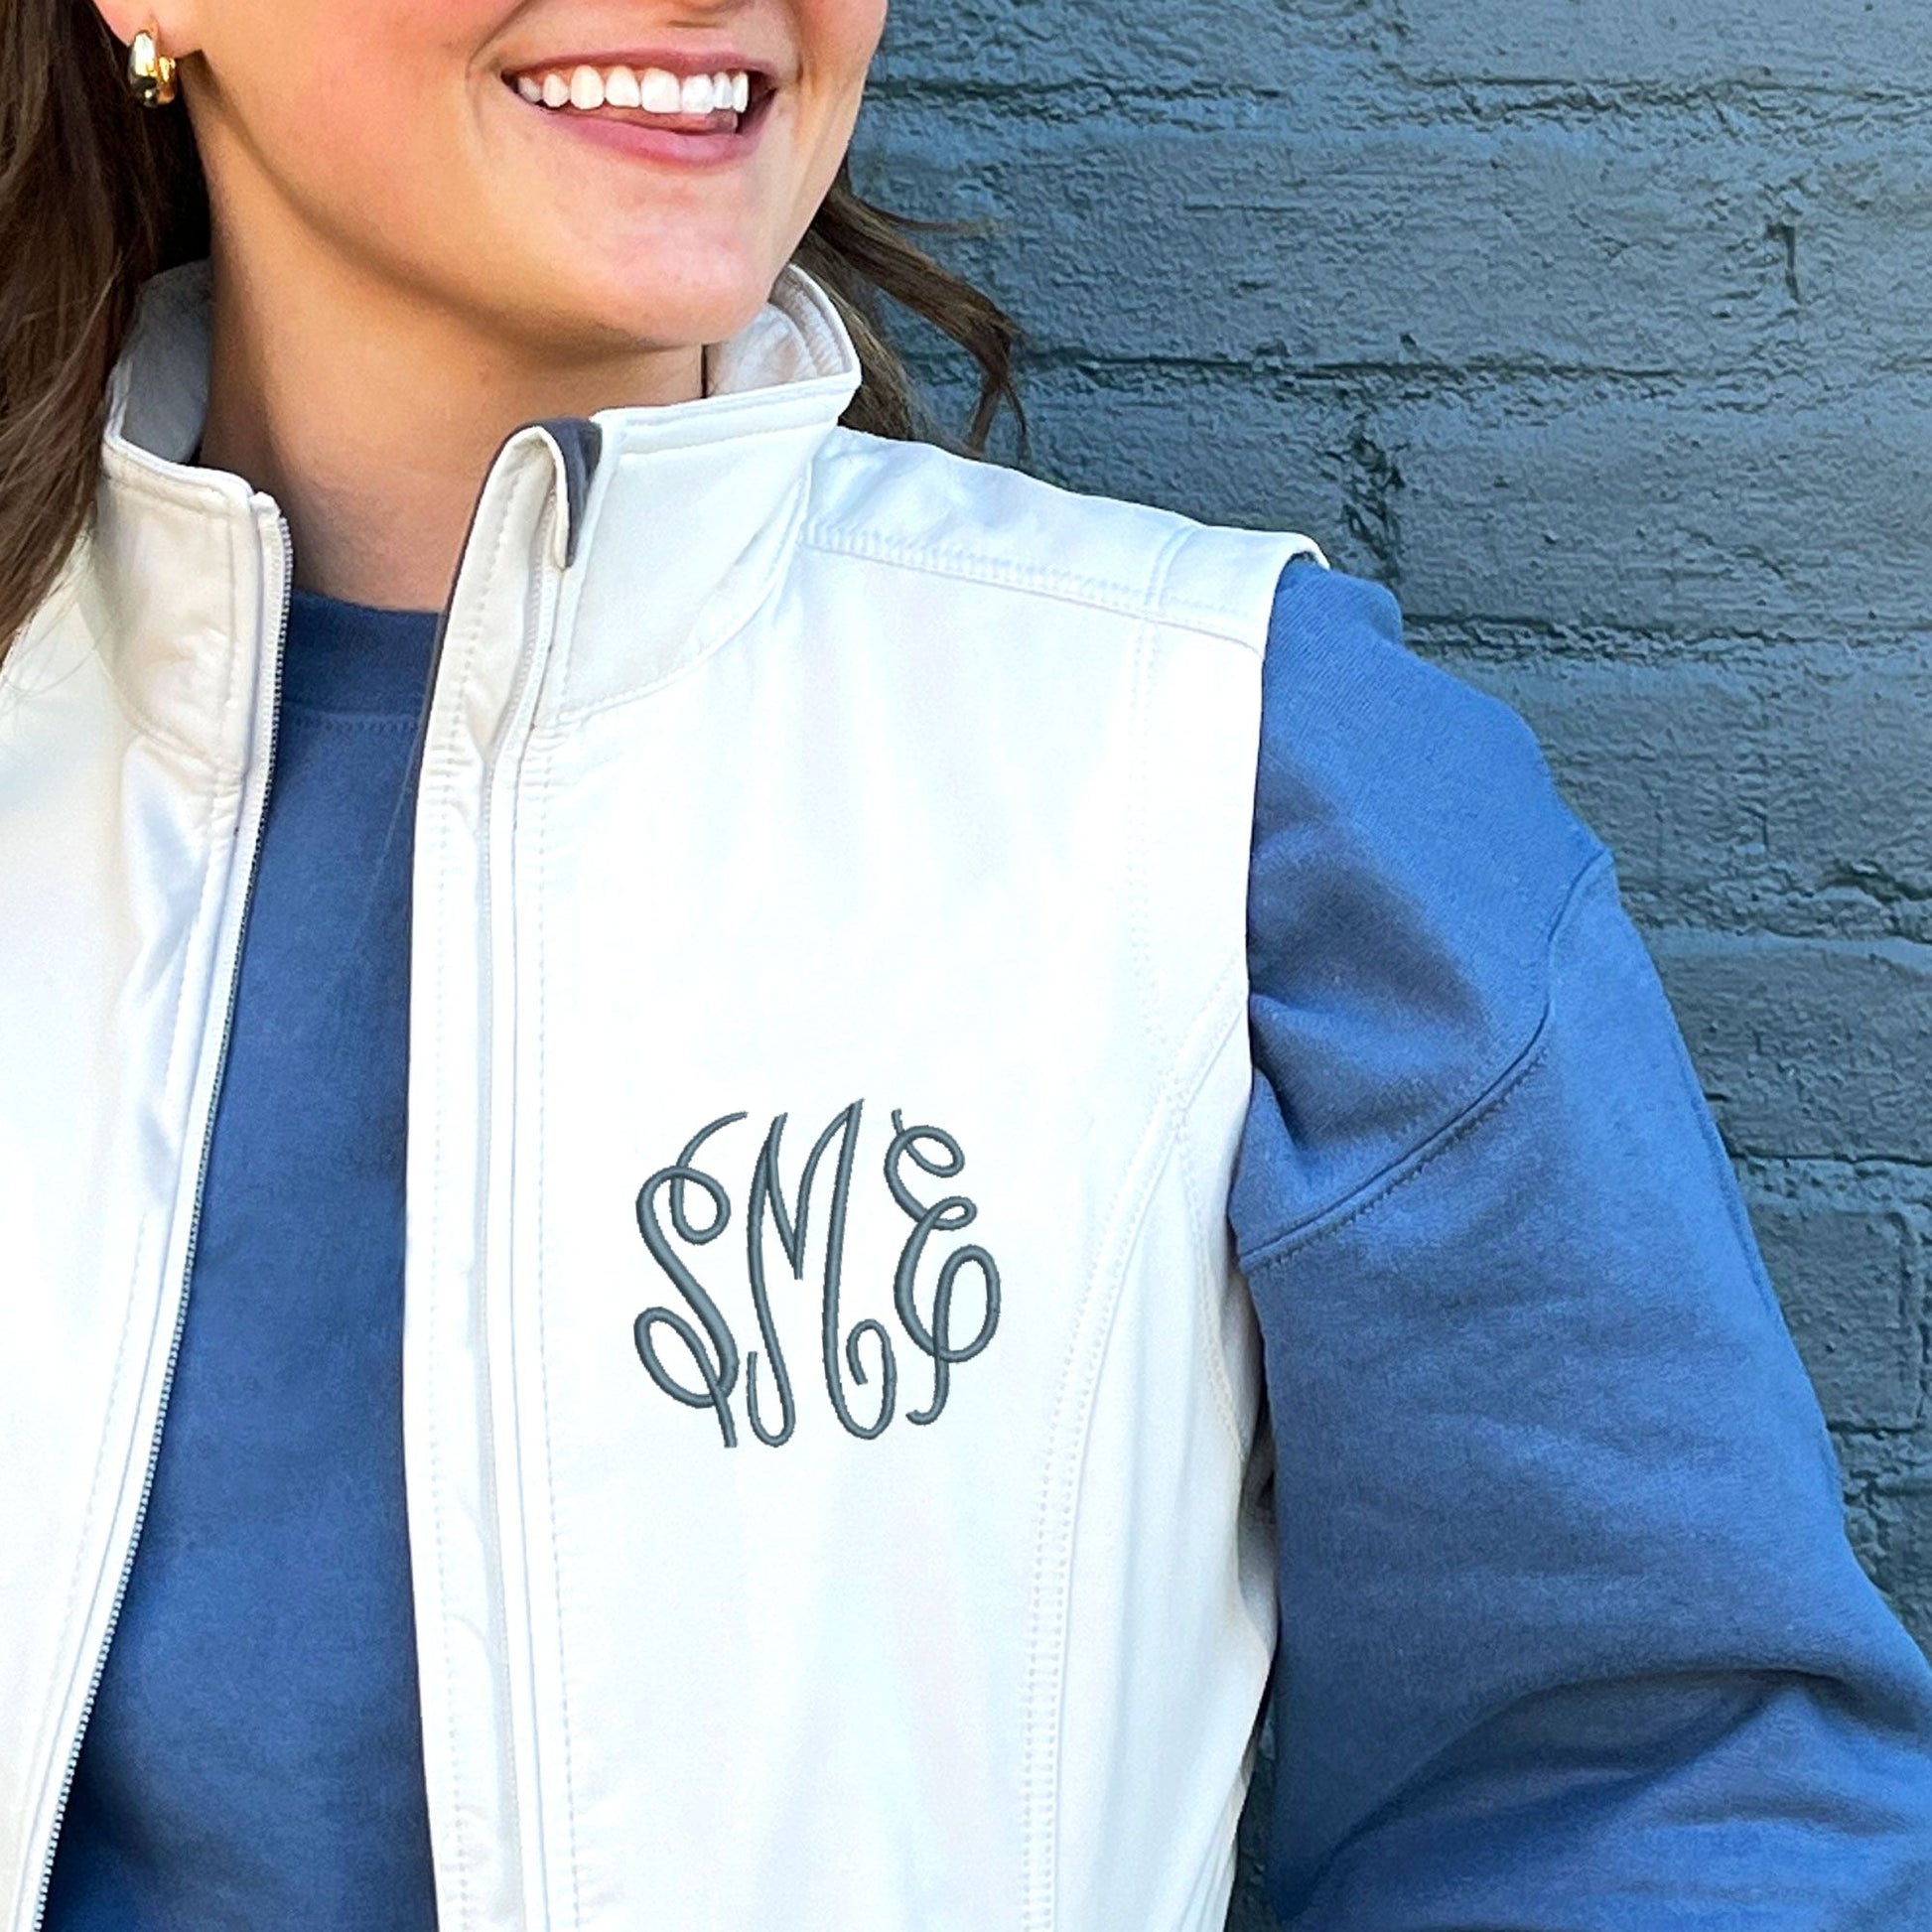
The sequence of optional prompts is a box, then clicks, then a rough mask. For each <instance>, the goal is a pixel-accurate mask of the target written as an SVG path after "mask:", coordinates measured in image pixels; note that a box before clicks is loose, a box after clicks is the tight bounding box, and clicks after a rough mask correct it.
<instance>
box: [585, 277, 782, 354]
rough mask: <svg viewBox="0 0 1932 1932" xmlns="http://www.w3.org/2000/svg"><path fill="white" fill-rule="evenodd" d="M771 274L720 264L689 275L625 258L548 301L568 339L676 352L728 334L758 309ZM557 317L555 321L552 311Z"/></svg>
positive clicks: (772, 278)
mask: <svg viewBox="0 0 1932 1932" xmlns="http://www.w3.org/2000/svg"><path fill="white" fill-rule="evenodd" d="M777 274H778V270H777V269H775V268H773V269H769V270H767V269H765V268H764V267H763V266H759V267H757V268H753V267H750V266H734V265H731V264H729V263H721V264H719V265H718V267H717V268H716V269H715V270H714V271H713V272H711V273H708V274H700V275H697V276H693V275H692V274H691V273H690V272H689V268H688V266H685V267H683V268H681V269H673V268H671V267H670V266H669V265H668V264H666V265H665V266H664V267H662V268H659V267H657V265H655V264H654V263H651V262H649V261H641V262H640V260H639V259H638V258H637V257H635V256H632V257H630V258H629V259H627V260H625V261H623V262H622V263H621V264H614V265H613V266H612V268H611V270H610V272H609V273H608V274H606V275H602V276H599V277H597V278H596V279H594V280H581V279H580V281H579V283H578V285H577V286H576V287H575V288H574V289H568V288H567V289H565V290H563V291H561V292H560V297H559V298H557V299H555V301H554V306H553V326H554V325H555V322H556V321H557V320H559V319H560V320H561V321H562V325H563V327H564V328H565V329H566V330H568V331H570V333H572V334H577V333H583V334H585V335H588V336H591V337H595V338H597V339H600V340H602V341H604V342H607V343H617V344H636V345H643V344H648V345H653V346H657V347H664V348H671V347H683V346H685V345H690V344H696V343H720V342H724V341H725V340H727V339H728V338H729V337H732V336H735V335H737V334H738V333H739V331H740V330H742V329H744V328H745V327H746V325H747V324H749V323H750V322H751V320H752V318H753V317H754V316H756V315H757V314H758V312H759V309H760V308H761V307H762V306H763V304H764V301H765V298H766V297H767V296H768V295H769V294H770V292H771V285H772V283H773V282H774V281H775V280H776V279H777ZM557 310H561V311H562V317H561V318H558V317H557V315H556V311H557Z"/></svg>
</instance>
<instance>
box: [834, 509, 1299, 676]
mask: <svg viewBox="0 0 1932 1932" xmlns="http://www.w3.org/2000/svg"><path fill="white" fill-rule="evenodd" d="M1205 527H1206V526H1204V525H1197V524H1189V525H1187V526H1186V527H1184V528H1183V529H1181V530H1179V531H1176V532H1175V533H1174V535H1173V537H1171V538H1170V539H1169V543H1168V552H1172V551H1173V550H1174V549H1176V548H1177V547H1178V546H1179V545H1180V544H1181V543H1183V542H1185V541H1186V540H1187V539H1188V538H1190V537H1192V536H1194V535H1196V534H1197V533H1198V532H1199V531H1200V530H1202V529H1204V528H1205ZM1237 534H1239V535H1242V536H1251V537H1255V538H1259V539H1267V538H1270V537H1286V536H1287V535H1289V534H1291V533H1289V532H1280V533H1278V532H1275V531H1269V530H1242V531H1239V532H1237ZM798 547H799V548H800V549H808V550H816V551H819V552H820V553H822V554H825V555H830V556H843V557H849V558H854V559H860V560H863V561H865V562H868V563H878V564H885V565H887V566H889V567H893V568H897V569H899V570H908V571H915V572H918V573H921V574H923V575H926V576H932V577H945V578H950V579H953V580H955V581H964V582H970V583H977V584H981V585H988V586H992V587H994V588H997V589H1001V590H1011V591H1021V592H1026V593H1029V594H1031V595H1033V596H1035V597H1045V598H1051V599H1053V600H1054V601H1055V602H1058V603H1062V604H1074V605H1078V606H1079V607H1081V608H1082V609H1085V610H1092V611H1099V612H1102V613H1104V614H1105V615H1107V616H1109V617H1120V618H1132V619H1137V620H1139V621H1141V622H1143V623H1154V624H1159V625H1161V626H1162V627H1163V628H1165V629H1171V630H1179V631H1183V632H1185V633H1187V634H1188V635H1191V636H1200V637H1208V638H1212V639H1213V640H1215V641H1216V642H1219V643H1227V644H1233V645H1234V646H1235V647H1236V648H1237V649H1240V650H1244V651H1246V652H1248V653H1249V654H1250V655H1251V656H1252V655H1258V654H1259V652H1260V649H1261V646H1260V645H1258V644H1257V643H1256V642H1255V641H1254V639H1253V638H1252V637H1251V636H1250V635H1249V634H1248V629H1247V626H1246V625H1245V623H1244V622H1243V621H1242V620H1241V619H1240V618H1239V617H1237V616H1235V615H1233V614H1229V613H1224V612H1216V611H1212V610H1210V609H1208V608H1207V607H1205V606H1200V605H1188V604H1163V603H1160V602H1159V601H1158V600H1159V599H1160V596H1161V578H1162V576H1163V575H1165V572H1162V573H1159V574H1156V575H1155V576H1153V577H1152V578H1151V580H1150V584H1149V587H1148V589H1147V590H1145V591H1143V592H1140V593H1138V594H1137V593H1136V592H1135V591H1134V590H1133V589H1132V587H1131V586H1128V585H1124V584H1118V583H1115V582H1113V581H1112V580H1110V579H1106V578H1097V577H1080V576H1077V575H1075V574H1073V573H1070V572H1054V571H1040V570H1021V569H1016V568H1015V567H1014V566H1012V565H1011V564H1002V563H1001V562H999V561H998V560H997V559H996V558H994V557H992V556H990V555H987V554H984V553H982V552H979V551H975V550H963V549H962V550H943V549H939V548H936V547H933V546H929V545H928V546H923V547H919V548H914V547H913V546H910V545H903V544H897V543H892V542H889V541H886V540H882V539H880V538H877V537H872V536H869V535H868V534H867V533H865V532H864V531H861V530H856V529H853V528H851V527H849V526H841V525H839V524H835V523H829V522H827V523H808V524H807V525H806V526H805V528H804V529H802V530H801V531H800V532H799V534H798ZM1167 554H1168V553H1167V552H1164V557H1165V556H1166V555H1167ZM1298 554H1301V553H1298Z"/></svg>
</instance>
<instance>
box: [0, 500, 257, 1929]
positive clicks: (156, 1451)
mask: <svg viewBox="0 0 1932 1932" xmlns="http://www.w3.org/2000/svg"><path fill="white" fill-rule="evenodd" d="M275 521H276V525H277V528H278V530H279V533H280V536H281V547H282V615H281V618H280V621H278V623H277V626H276V631H275V641H274V646H273V649H272V651H271V653H270V660H269V701H268V732H267V740H266V744H265V746H264V749H263V752H262V777H261V787H260V792H259V803H258V804H257V806H256V809H255V823H254V836H253V839H252V841H251V843H250V846H249V851H248V868H247V872H246V875H245V876H244V878H243V880H242V887H241V918H240V920H239V922H238V924H237V927H236V935H237V936H236V940H235V954H234V960H233V964H232V967H231V970H230V972H229V974H228V992H227V1001H226V1004H225V1006H224V1008H223V1011H222V1015H221V1034H220V1038H219V1039H218V1040H217V1042H216V1044H215V1049H214V1077H213V1084H212V1087H211V1089H210V1091H209V1094H208V1103H207V1123H206V1125H205V1126H204V1127H203V1129H202V1147H201V1153H200V1156H199V1157H198V1162H197V1166H196V1170H195V1197H194V1202H193V1205H192V1206H191V1207H190V1209H189V1220H188V1248H187V1254H186V1258H185V1260H184V1261H183V1264H182V1283H181V1294H180V1296H179V1298H178V1299H177V1301H176V1304H175V1328H174V1333H173V1334H172V1335H171V1336H170V1337H169V1340H168V1360H167V1365H166V1366H165V1367H164V1368H163V1370H162V1373H161V1395H160V1400H159V1402H158V1403H157V1405H156V1408H155V1415H154V1428H153V1429H152V1430H151V1431H150V1432H149V1435H148V1449H147V1462H146V1466H145V1467H144V1469H143V1470H142V1473H141V1495H140V1500H139V1501H138V1502H137V1503H136V1504H135V1508H134V1528H133V1531H132V1532H131V1534H130V1535H129V1537H128V1540H127V1549H126V1551H125V1552H124V1553H123V1555H122V1557H121V1572H120V1576H119V1578H118V1579H117V1581H116V1582H115V1585H114V1601H113V1604H112V1606H111V1607H110V1608H109V1610H108V1612H107V1628H106V1630H105V1631H104V1632H103V1633H102V1636H101V1640H100V1646H99V1648H98V1649H97V1650H96V1651H95V1653H94V1661H93V1669H92V1672H91V1674H90V1675H89V1677H88V1680H87V1695H86V1697H85V1698H84V1699H82V1701H81V1705H80V1722H79V1724H78V1725H76V1726H75V1727H74V1733H73V1741H72V1743H71V1744H70V1745H69V1750H68V1761H67V1768H66V1769H65V1770H64V1771H63V1773H62V1775H61V1789H60V1792H59V1794H58V1795H57V1797H56V1798H55V1801H54V1824H53V1829H52V1830H51V1832H50V1833H49V1835H48V1842H47V1856H46V1858H45V1859H44V1860H43V1862H42V1864H41V1877H40V1888H39V1890H38V1892H37V1894H36V1896H35V1900H34V1911H33V1916H32V1918H31V1919H30V1920H29V1921H28V1926H29V1932H42V1927H43V1926H44V1924H45V1922H46V1919H47V1901H48V1896H49V1894H50V1893H51V1892H52V1890H53V1888H54V1860H55V1855H56V1853H57V1852H58V1850H59V1848H60V1843H61V1825H62V1822H63V1821H64V1820H65V1818H66V1817H67V1810H68V1800H69V1796H70V1795H71V1793H72V1790H73V1777H74V1772H75V1771H76V1770H77V1769H78V1767H79V1764H80V1750H81V1745H82V1743H83V1742H84V1740H85V1738H86V1735H87V1720H88V1719H89V1718H90V1717H91V1716H92V1715H93V1709H94V1699H95V1698H96V1697H97V1696H98V1695H99V1693H100V1680H101V1678H102V1677H103V1676H104V1675H105V1674H106V1670H107V1652H108V1648H109V1646H110V1645H111V1644H112V1643H113V1641H114V1626H115V1625H116V1624H117V1623H118V1622H119V1621H120V1616H121V1604H122V1603H123V1601H124V1600H125V1599H126V1596H127V1586H128V1580H129V1578H130V1577H132V1575H133V1574H134V1556H135V1552H136V1551H137V1550H138V1549H139V1548H140V1544H141V1525H142V1524H143V1523H144V1522H145V1521H146V1520H147V1514H148V1497H149V1495H150V1494H151V1493H152V1492H153V1489H154V1472H155V1467H156V1464H157V1463H158V1462H159V1461H160V1458H161V1429H162V1425H163V1423H164V1422H166V1420H167V1416H168V1396H169V1392H170V1390H171V1389H172V1388H173V1387H174V1381H175V1362H176V1360H177V1358H178V1357H179V1356H180V1354H181V1338H182V1334H183V1331H184V1330H185V1328H186V1326H187V1323H188V1290H189V1284H190V1283H191V1282H192V1281H193V1280H194V1278H195V1243H196V1240H197V1238H198V1237H199V1235H200V1233H201V1226H202V1193H203V1190H204V1188H205V1187H206V1186H207V1165H208V1154H209V1151H210V1150H211V1149H212V1147H213V1145H214V1116H215V1112H216V1109H217V1108H218V1106H219V1104H220V1098H221V1076H222V1074H223V1072H224V1071H225V1069H226V1066H227V1058H228V1035H229V1034H230V1033H231V1032H232V1030H233V1027H234V1010H235V999H236V995H237V993H238V991H239V989H240V984H241V948H242V945H243V944H244V943H245V940H246V937H247V930H248V908H249V904H250V901H251V899H252V897H253V894H254V889H255V870H256V866H257V864H258V863H259V861H260V859H261V849H262V834H263V831H264V829H265V828H266V825H267V822H268V788H269V784H270V782H271V781H272V779H273V777H274V771H275V734H276V731H277V728H278V725H279V721H280V718H281V709H282V653H283V647H284V644H285V641H286V639H287V636H288V622H289V603H290V599H291V595H292V592H293V587H294V581H295V540H294V537H293V535H292V533H291V532H290V529H289V522H288V518H287V517H286V516H284V515H283V514H282V512H281V510H280V509H279V508H277V510H276V512H275Z"/></svg>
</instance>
